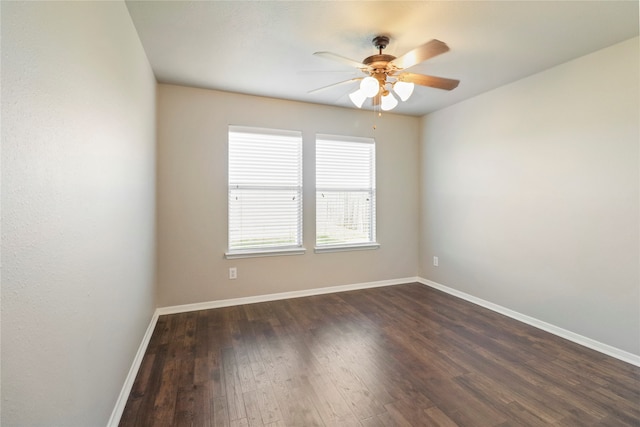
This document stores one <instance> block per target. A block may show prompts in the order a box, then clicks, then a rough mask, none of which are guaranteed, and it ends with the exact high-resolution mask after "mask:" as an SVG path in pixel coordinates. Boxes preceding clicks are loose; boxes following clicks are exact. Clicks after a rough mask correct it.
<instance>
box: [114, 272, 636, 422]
mask: <svg viewBox="0 0 640 427" xmlns="http://www.w3.org/2000/svg"><path fill="white" fill-rule="evenodd" d="M120 425H121V426H147V425H149V426H150V425H154V426H155V425H158V426H160V425H162V426H183V425H184V426H192V425H193V426H273V427H275V426H295V427H298V426H363V427H369V426H396V425H397V426H456V425H458V426H538V425H559V426H560V425H561V426H581V427H582V426H592V425H599V426H639V425H640V368H637V367H634V366H632V365H629V364H626V363H624V362H621V361H618V360H616V359H613V358H610V357H607V356H604V355H602V354H600V353H597V352H595V351H592V350H589V349H586V348H584V347H581V346H579V345H577V344H573V343H571V342H568V341H565V340H563V339H561V338H558V337H555V336H553V335H550V334H548V333H545V332H543V331H540V330H538V329H535V328H533V327H530V326H527V325H525V324H522V323H519V322H517V321H515V320H512V319H509V318H507V317H504V316H501V315H499V314H496V313H494V312H491V311H488V310H485V309H483V308H480V307H478V306H475V305H473V304H470V303H467V302H465V301H463V300H460V299H457V298H455V297H452V296H450V295H447V294H444V293H441V292H439V291H436V290H433V289H430V288H428V287H426V286H423V285H420V284H409V285H400V286H391V287H385V288H376V289H367V290H360V291H353V292H345V293H338V294H331V295H322V296H314V297H308V298H298V299H291V300H284V301H275V302H266V303H260V304H251V305H243V306H237V307H229V308H221V309H215V310H205V311H198V312H191V313H183V314H175V315H169V316H161V317H160V319H159V321H158V324H157V326H156V329H155V332H154V333H153V337H152V338H151V342H150V344H149V347H148V349H147V353H146V355H145V357H144V360H143V362H142V366H141V368H140V371H139V373H138V377H137V379H136V381H135V384H134V386H133V390H132V392H131V395H130V397H129V400H128V403H127V406H126V408H125V411H124V414H123V417H122V420H121V422H120Z"/></svg>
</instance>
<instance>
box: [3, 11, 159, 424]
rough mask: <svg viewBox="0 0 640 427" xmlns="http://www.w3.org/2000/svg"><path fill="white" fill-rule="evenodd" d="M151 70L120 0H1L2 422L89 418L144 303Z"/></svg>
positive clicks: (151, 194)
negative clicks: (82, 0)
mask: <svg viewBox="0 0 640 427" xmlns="http://www.w3.org/2000/svg"><path fill="white" fill-rule="evenodd" d="M155 90H156V83H155V79H154V77H153V74H152V72H151V70H150V67H149V65H148V62H147V60H146V56H145V54H144V52H143V50H142V47H141V45H140V42H139V40H138V37H137V35H136V33H135V30H134V28H133V25H132V23H131V20H130V17H129V15H128V13H127V9H126V7H125V5H124V3H121V2H2V119H3V121H2V269H3V271H2V340H3V346H2V398H3V402H2V425H5V426H36V425H40V426H84V427H86V426H100V425H105V424H106V423H107V420H108V418H109V415H110V413H111V411H112V409H113V407H114V404H115V400H116V398H117V396H118V393H119V392H120V389H121V387H122V384H123V382H124V378H125V376H126V374H127V372H128V370H129V367H130V366H131V362H132V360H133V357H134V355H135V352H136V350H137V348H138V346H139V344H140V342H141V339H142V336H143V334H144V332H145V329H146V327H147V325H148V323H149V319H150V318H151V315H152V312H153V309H154V291H155V289H154V269H155V266H154V246H155V237H154V227H155V220H154V218H155V213H154V204H155V118H154V115H155Z"/></svg>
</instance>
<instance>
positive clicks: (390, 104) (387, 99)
mask: <svg viewBox="0 0 640 427" xmlns="http://www.w3.org/2000/svg"><path fill="white" fill-rule="evenodd" d="M396 105H398V100H397V99H396V97H395V96H393V94H392V93H391V92H389V93H388V94H387V95H385V96H383V97H382V98H381V99H380V108H381V109H382V110H383V111H389V110H393V109H394V108H396Z"/></svg>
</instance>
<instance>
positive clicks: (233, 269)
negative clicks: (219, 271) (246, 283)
mask: <svg viewBox="0 0 640 427" xmlns="http://www.w3.org/2000/svg"><path fill="white" fill-rule="evenodd" d="M237 278H238V269H237V268H236V267H231V268H230V269H229V279H231V280H233V279H237Z"/></svg>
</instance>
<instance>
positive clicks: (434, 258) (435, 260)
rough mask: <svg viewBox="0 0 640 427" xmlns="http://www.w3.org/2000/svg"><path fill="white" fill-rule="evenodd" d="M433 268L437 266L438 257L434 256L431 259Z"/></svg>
mask: <svg viewBox="0 0 640 427" xmlns="http://www.w3.org/2000/svg"><path fill="white" fill-rule="evenodd" d="M433 266H434V267H437V266H438V257H437V256H434V257H433Z"/></svg>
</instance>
